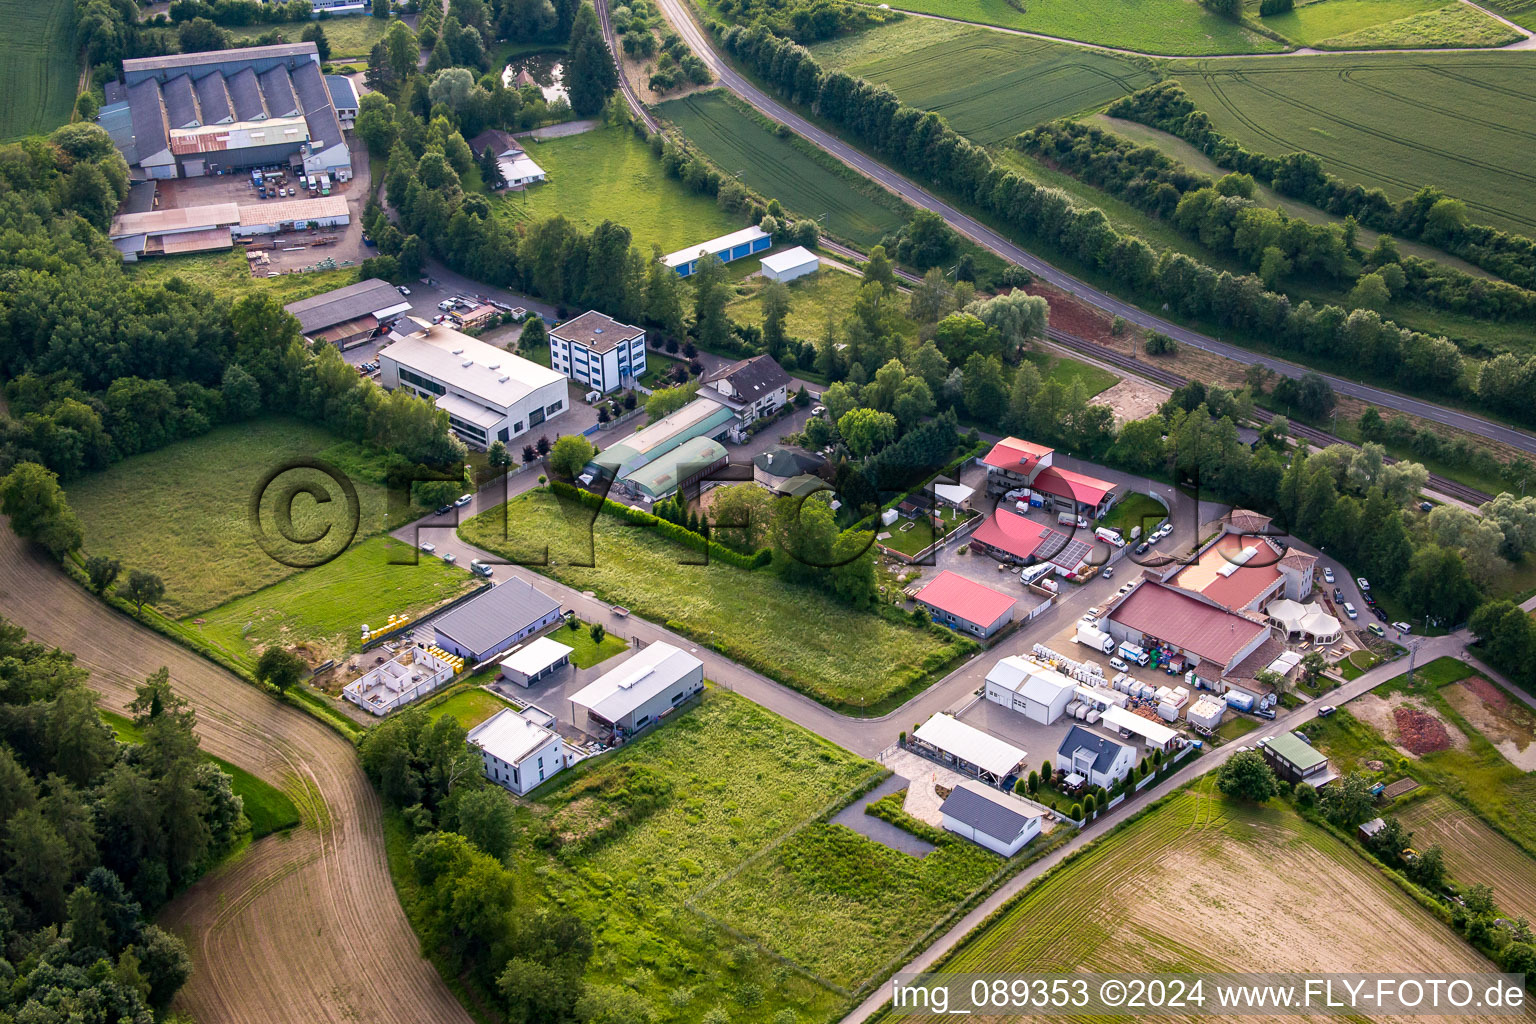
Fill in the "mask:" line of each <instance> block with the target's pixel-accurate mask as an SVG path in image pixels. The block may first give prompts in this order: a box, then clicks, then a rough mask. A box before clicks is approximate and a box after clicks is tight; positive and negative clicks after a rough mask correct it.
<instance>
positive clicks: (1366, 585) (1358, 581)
mask: <svg viewBox="0 0 1536 1024" xmlns="http://www.w3.org/2000/svg"><path fill="white" fill-rule="evenodd" d="M1355 586H1357V587H1359V588H1360V593H1362V594H1368V593H1370V592H1371V581H1370V580H1368V579H1366V578H1365V577H1364V576H1356V577H1355Z"/></svg>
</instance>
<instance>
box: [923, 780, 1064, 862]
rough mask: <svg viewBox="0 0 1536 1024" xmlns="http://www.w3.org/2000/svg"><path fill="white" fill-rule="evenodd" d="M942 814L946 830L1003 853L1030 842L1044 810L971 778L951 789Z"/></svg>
mask: <svg viewBox="0 0 1536 1024" xmlns="http://www.w3.org/2000/svg"><path fill="white" fill-rule="evenodd" d="M939 814H940V816H941V817H942V818H943V821H944V828H945V830H946V831H949V832H953V833H955V834H956V835H958V836H964V837H965V838H966V839H969V840H971V842H973V843H976V844H978V845H980V846H984V847H986V848H987V849H989V850H991V851H992V852H993V853H999V854H1002V855H1003V856H1004V857H1012V856H1013V855H1014V854H1016V853H1018V852H1019V851H1020V850H1022V849H1023V848H1024V847H1025V846H1027V845H1029V841H1030V840H1031V839H1033V838H1035V836H1037V835H1039V834H1040V827H1041V824H1040V823H1041V822H1042V821H1043V820H1044V819H1045V812H1043V811H1041V810H1039V809H1038V808H1036V807H1034V806H1033V805H1031V804H1027V803H1025V802H1024V801H1022V800H1019V799H1017V798H1016V797H1012V796H1009V795H1008V794H1007V793H1000V792H998V791H997V790H995V789H993V788H991V787H990V786H985V785H982V784H981V783H979V782H971V781H969V780H968V781H966V782H962V783H960V785H958V786H956V787H955V788H954V789H952V790H950V792H949V796H948V797H946V798H945V800H944V803H943V804H942V805H941V806H940V807H939Z"/></svg>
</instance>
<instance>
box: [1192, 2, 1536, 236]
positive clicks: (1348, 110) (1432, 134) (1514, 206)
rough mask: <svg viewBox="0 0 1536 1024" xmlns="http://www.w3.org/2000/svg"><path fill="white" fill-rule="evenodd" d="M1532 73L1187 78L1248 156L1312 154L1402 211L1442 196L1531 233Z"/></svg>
mask: <svg viewBox="0 0 1536 1024" xmlns="http://www.w3.org/2000/svg"><path fill="white" fill-rule="evenodd" d="M1330 2H1331V0H1330ZM1533 68H1536V63H1533V61H1532V60H1531V55H1530V54H1526V53H1478V54H1461V55H1456V54H1423V53H1415V54H1380V55H1355V56H1302V57H1288V58H1286V59H1285V60H1253V59H1242V58H1237V59H1232V60H1210V61H1200V62H1198V63H1197V64H1195V65H1194V66H1191V67H1184V66H1181V67H1179V68H1178V69H1177V73H1178V78H1179V80H1180V82H1181V83H1183V85H1184V88H1185V90H1186V91H1187V92H1188V93H1189V95H1190V98H1191V99H1193V100H1194V102H1195V105H1196V106H1198V107H1199V108H1200V109H1201V110H1204V111H1205V112H1206V113H1207V114H1209V115H1210V117H1211V119H1212V121H1213V122H1214V124H1215V126H1216V128H1217V129H1219V130H1220V131H1222V132H1224V133H1226V134H1227V135H1230V136H1232V137H1233V138H1235V139H1236V140H1237V141H1238V142H1240V143H1242V144H1243V145H1244V146H1246V147H1248V148H1249V149H1252V150H1254V151H1256V152H1261V153H1267V154H1270V155H1272V156H1280V155H1282V154H1284V153H1289V152H1294V151H1297V150H1301V151H1305V152H1309V153H1313V154H1315V155H1317V157H1318V158H1319V159H1321V160H1322V161H1323V164H1324V166H1325V167H1326V168H1327V169H1328V170H1329V171H1331V172H1332V173H1334V174H1336V175H1338V176H1339V177H1341V178H1343V179H1344V180H1345V181H1349V182H1358V183H1360V184H1362V185H1364V186H1366V187H1376V188H1381V189H1384V190H1385V191H1386V193H1387V194H1388V195H1389V196H1390V197H1391V198H1392V199H1394V200H1396V199H1400V198H1402V197H1404V196H1407V195H1410V194H1412V193H1413V192H1415V191H1417V190H1418V189H1419V188H1420V187H1421V186H1423V185H1434V186H1437V187H1439V188H1441V189H1444V190H1445V191H1446V192H1448V193H1450V194H1451V195H1454V196H1456V197H1458V198H1460V199H1462V200H1464V201H1465V202H1466V203H1467V205H1468V207H1469V209H1470V211H1471V213H1472V219H1473V220H1474V221H1477V222H1480V223H1486V224H1492V225H1494V226H1496V227H1502V228H1505V229H1507V230H1512V231H1518V232H1521V233H1524V234H1531V233H1532V232H1533V231H1536V187H1533V186H1536V167H1533V166H1532V164H1531V160H1530V154H1531V150H1532V146H1533V145H1536V90H1533V89H1532V88H1531V87H1530V80H1531V72H1532V69H1533Z"/></svg>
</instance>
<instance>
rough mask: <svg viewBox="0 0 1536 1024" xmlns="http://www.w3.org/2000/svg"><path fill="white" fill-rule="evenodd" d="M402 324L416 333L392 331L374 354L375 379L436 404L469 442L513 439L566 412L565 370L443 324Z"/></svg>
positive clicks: (480, 443) (485, 444)
mask: <svg viewBox="0 0 1536 1024" xmlns="http://www.w3.org/2000/svg"><path fill="white" fill-rule="evenodd" d="M407 322H409V323H410V324H412V325H413V326H414V327H415V328H416V330H415V332H414V333H412V334H407V335H402V334H400V333H398V332H397V333H394V334H391V335H390V337H391V338H393V339H394V342H393V344H391V345H390V346H389V347H388V348H385V349H383V350H381V351H380V352H379V383H380V384H381V385H382V386H383V387H384V389H385V390H387V391H393V390H394V389H395V388H399V387H403V388H405V389H406V390H407V391H410V392H411V393H412V394H415V395H418V396H420V397H422V398H425V399H426V400H427V401H429V402H434V403H435V404H436V405H437V407H438V408H440V409H443V410H445V411H446V412H447V413H448V423H449V425H450V426H451V427H452V428H453V432H454V433H455V434H458V435H459V436H460V437H461V438H463V439H464V440H465V441H466V442H468V443H469V444H472V445H475V446H476V447H479V448H487V447H489V446H490V443H491V442H492V441H510V440H512V439H513V438H515V437H519V436H521V435H522V434H526V433H528V432H529V431H530V430H533V429H535V428H537V427H539V426H541V425H542V424H544V423H545V422H547V421H549V420H551V419H553V418H554V417H556V416H558V415H560V414H561V413H562V412H564V411H565V409H566V404H567V396H566V383H565V375H564V374H562V373H559V372H557V371H555V370H551V369H549V368H548V367H544V366H540V365H539V364H538V363H535V362H532V361H530V360H527V359H524V358H522V357H521V356H515V355H513V354H512V353H510V352H506V351H504V350H502V349H499V348H496V347H495V346H493V345H487V344H486V343H485V342H483V341H477V340H475V339H474V338H471V337H470V336H469V335H467V334H460V333H459V332H458V331H456V330H454V329H453V328H451V327H446V326H444V325H443V324H430V323H427V322H425V321H423V320H419V319H417V318H415V317H410V318H407Z"/></svg>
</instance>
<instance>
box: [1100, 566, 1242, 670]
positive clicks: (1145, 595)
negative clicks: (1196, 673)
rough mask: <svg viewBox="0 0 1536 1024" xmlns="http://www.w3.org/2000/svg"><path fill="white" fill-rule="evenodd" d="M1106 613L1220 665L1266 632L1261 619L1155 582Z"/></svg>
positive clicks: (1124, 624)
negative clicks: (1223, 607) (1234, 612)
mask: <svg viewBox="0 0 1536 1024" xmlns="http://www.w3.org/2000/svg"><path fill="white" fill-rule="evenodd" d="M1109 617H1110V619H1112V620H1113V621H1115V622H1118V623H1120V624H1121V625H1123V626H1127V627H1129V628H1131V629H1134V630H1137V631H1138V632H1141V633H1145V634H1147V635H1148V636H1154V637H1156V638H1157V639H1159V640H1162V641H1165V642H1167V643H1170V644H1172V645H1173V646H1175V647H1178V648H1181V649H1183V650H1186V651H1189V652H1191V653H1193V654H1195V655H1197V656H1198V657H1200V658H1201V659H1202V660H1206V661H1213V662H1215V663H1216V664H1218V665H1220V666H1222V667H1223V668H1225V667H1226V665H1227V663H1228V662H1230V661H1231V660H1232V659H1233V658H1234V657H1235V656H1236V655H1237V652H1238V651H1241V650H1242V649H1243V648H1244V647H1247V646H1248V645H1249V644H1250V643H1252V642H1253V640H1254V638H1255V637H1256V636H1258V635H1259V634H1261V633H1268V632H1269V627H1268V626H1267V625H1265V624H1264V623H1261V622H1255V621H1253V620H1252V619H1249V618H1247V617H1245V616H1242V615H1235V614H1233V613H1232V612H1227V611H1223V610H1222V609H1220V608H1217V607H1215V606H1213V605H1209V604H1206V603H1205V602H1204V601H1200V600H1197V599H1195V598H1193V597H1190V596H1189V595H1188V594H1185V593H1183V592H1182V591H1179V590H1176V589H1174V588H1172V587H1167V586H1163V585H1161V584H1156V583H1143V584H1142V585H1141V586H1139V587H1137V588H1136V589H1135V590H1133V591H1131V592H1130V593H1129V594H1127V595H1126V596H1125V600H1123V601H1121V602H1120V605H1119V607H1117V608H1115V609H1113V610H1112V611H1110V613H1109Z"/></svg>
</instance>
